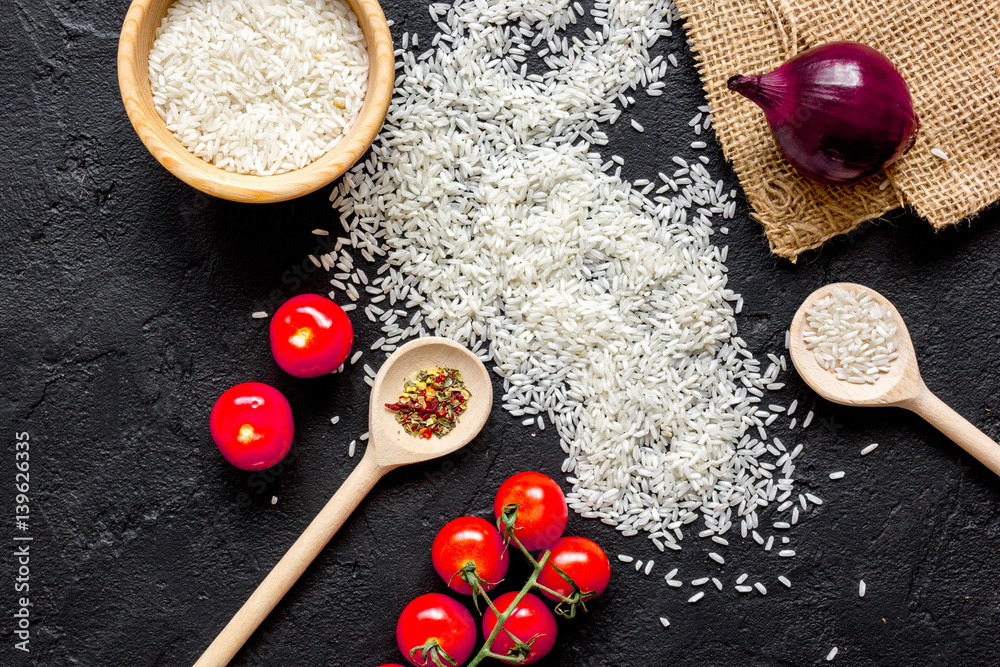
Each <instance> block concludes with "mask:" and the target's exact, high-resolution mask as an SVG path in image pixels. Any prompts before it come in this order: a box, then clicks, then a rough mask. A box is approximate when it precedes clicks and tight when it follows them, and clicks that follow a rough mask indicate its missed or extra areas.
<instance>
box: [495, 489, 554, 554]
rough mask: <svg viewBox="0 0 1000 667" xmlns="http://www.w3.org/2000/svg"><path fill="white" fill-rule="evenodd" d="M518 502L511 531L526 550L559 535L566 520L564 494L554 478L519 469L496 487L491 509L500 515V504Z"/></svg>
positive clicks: (550, 541) (551, 541)
mask: <svg viewBox="0 0 1000 667" xmlns="http://www.w3.org/2000/svg"><path fill="white" fill-rule="evenodd" d="M511 504H517V505H520V508H518V510H517V521H516V522H515V523H514V535H515V536H516V537H517V539H518V540H519V541H520V542H521V544H522V545H524V548H525V549H527V550H528V551H537V550H539V549H545V548H548V547H549V546H550V545H551V544H552V543H553V542H555V541H556V540H558V539H559V538H560V536H562V534H563V531H564V530H566V522H567V521H568V520H569V510H568V508H567V507H566V497H565V496H564V495H563V492H562V489H560V488H559V485H558V484H556V482H555V480H553V479H552V478H551V477H547V476H546V475H543V474H542V473H540V472H519V473H517V474H516V475H514V476H513V477H510V478H508V479H507V481H506V482H504V483H503V484H502V485H501V486H500V490H499V491H497V497H496V499H495V500H494V501H493V512H494V514H496V517H497V518H498V519H499V518H500V516H501V515H502V514H503V508H504V507H505V506H507V505H511Z"/></svg>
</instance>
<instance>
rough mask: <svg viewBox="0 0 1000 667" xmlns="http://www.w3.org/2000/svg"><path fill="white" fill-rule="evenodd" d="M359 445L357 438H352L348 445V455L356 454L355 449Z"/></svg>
mask: <svg viewBox="0 0 1000 667" xmlns="http://www.w3.org/2000/svg"><path fill="white" fill-rule="evenodd" d="M357 445H358V443H357V441H356V440H351V444H350V445H348V446H347V455H348V456H354V450H355V448H356V447H357Z"/></svg>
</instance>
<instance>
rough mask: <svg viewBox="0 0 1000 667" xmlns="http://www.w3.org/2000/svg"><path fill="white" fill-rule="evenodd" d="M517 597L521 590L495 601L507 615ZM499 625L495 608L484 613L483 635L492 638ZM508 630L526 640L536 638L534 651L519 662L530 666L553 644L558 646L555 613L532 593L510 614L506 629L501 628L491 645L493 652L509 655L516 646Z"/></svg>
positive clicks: (504, 626) (550, 648)
mask: <svg viewBox="0 0 1000 667" xmlns="http://www.w3.org/2000/svg"><path fill="white" fill-rule="evenodd" d="M516 596H517V591H511V592H509V593H504V594H503V595H501V596H500V597H498V598H497V599H496V600H495V601H494V602H493V604H495V605H496V608H497V609H499V610H500V613H501V614H503V613H504V612H506V611H507V608H508V607H510V604H511V602H513V601H514V598H515V597H516ZM496 624H497V615H496V614H494V613H493V610H492V609H487V610H486V613H485V614H483V635H484V636H486V637H487V638H489V636H490V633H491V632H493V628H494V627H495V626H496ZM508 630H509V631H510V633H511V634H512V635H514V636H515V637H517V638H518V639H519V640H521V641H522V642H525V643H527V642H528V641H530V640H531V638H532V637H534V638H535V640H534V641H533V642H531V652H529V653H528V655H527V656H526V657H525V659H524V662H520V663H518V664H519V665H530V664H531V663H533V662H538V661H539V660H541V659H542V658H544V657H545V656H546V655H548V654H549V651H551V650H552V647H553V646H555V645H556V617H555V616H553V615H552V612H551V611H549V608H548V607H546V606H545V603H544V602H542V599H541V598H540V597H538V596H537V595H532V594H531V593H528V594H527V595H525V596H524V597H523V598H521V601H520V602H518V603H517V609H515V610H514V613H512V614H511V615H510V616H509V617H507V622H506V623H504V625H503V629H502V630H500V632H499V633H498V634H497V636H496V639H494V640H493V644H492V646H490V650H491V651H493V652H494V653H498V654H500V655H507V653H508V651H510V650H511V649H512V648H514V640H513V639H511V638H510V635H508V634H507V632H506V631H508Z"/></svg>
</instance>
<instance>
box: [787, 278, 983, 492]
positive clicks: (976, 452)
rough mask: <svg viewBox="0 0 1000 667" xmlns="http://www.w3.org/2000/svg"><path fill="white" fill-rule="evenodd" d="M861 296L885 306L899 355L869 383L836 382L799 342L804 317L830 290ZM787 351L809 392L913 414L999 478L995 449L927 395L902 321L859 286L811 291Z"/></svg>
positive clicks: (840, 285) (885, 301)
mask: <svg viewBox="0 0 1000 667" xmlns="http://www.w3.org/2000/svg"><path fill="white" fill-rule="evenodd" d="M835 289H843V290H847V291H851V292H861V291H864V292H867V293H868V294H870V295H871V296H872V298H873V299H875V301H876V302H877V303H879V304H881V305H883V306H887V307H888V309H889V312H890V313H892V317H893V321H894V324H895V325H896V347H897V351H898V352H899V356H898V357H897V358H896V359H895V360H893V361H892V362H891V363H890V367H889V372H888V373H885V374H883V375H881V376H880V377H879V379H878V380H877V381H876V382H875V383H873V384H853V383H850V382H846V381H844V380H840V379H838V378H837V376H836V375H834V374H833V373H831V372H830V371H828V370H826V369H825V368H823V367H822V366H820V365H819V362H817V361H816V358H815V357H814V356H813V352H812V350H810V349H809V348H808V346H807V345H806V341H805V330H806V314H807V311H809V310H811V309H812V308H814V307H815V306H816V304H817V303H819V302H820V301H822V300H823V299H824V298H825V297H827V296H828V295H829V294H830V293H831V292H832V291H833V290H835ZM788 351H789V353H790V354H791V357H792V363H793V364H795V370H797V371H798V372H799V375H800V376H801V377H802V379H803V380H805V381H806V384H808V385H809V386H810V387H812V389H813V391H815V392H816V393H817V394H819V395H820V396H822V397H823V398H825V399H826V400H828V401H833V402H834V403H840V404H841V405H857V406H867V407H882V406H895V407H899V408H905V409H907V410H910V411H911V412H915V413H917V414H918V415H920V416H921V417H923V418H924V419H926V420H927V421H928V422H930V424H931V425H932V426H934V427H935V428H937V429H938V430H939V431H941V432H942V433H944V434H945V435H946V436H948V437H949V438H951V439H952V440H953V441H954V442H955V444H957V445H958V446H959V447H961V448H962V449H964V450H965V451H967V452H968V453H969V454H972V455H973V456H974V457H976V458H977V459H979V461H980V462H982V464H983V465H985V466H986V467H987V468H989V469H990V470H992V471H993V472H995V473H996V474H997V475H1000V445H998V444H997V443H996V442H994V441H993V440H992V439H990V437H989V436H988V435H986V434H985V433H983V432H982V431H980V430H979V429H978V428H976V427H975V426H973V425H972V424H971V423H969V421H968V420H967V419H965V418H964V417H962V415H960V414H958V413H957V412H955V411H954V410H953V409H951V408H950V407H949V406H948V405H947V404H945V402H944V401H942V400H941V399H940V398H938V397H937V396H935V395H934V394H933V393H931V390H930V389H928V388H927V385H926V384H924V380H923V378H922V377H920V368H919V367H918V366H917V353H916V351H915V350H914V349H913V341H911V340H910V333H909V331H907V330H906V323H905V322H903V318H902V317H900V315H899V311H898V310H897V309H896V307H895V306H893V305H892V303H891V302H890V301H889V300H888V299H887V298H885V297H884V296H882V295H881V294H879V293H878V292H876V291H875V290H873V289H871V288H870V287H865V286H864V285H858V284H855V283H834V284H832V285H826V286H824V287H821V288H820V289H818V290H816V291H815V292H813V293H812V294H810V295H809V296H808V297H806V300H805V301H804V302H803V303H802V305H801V306H799V309H798V311H797V312H796V313H795V318H794V319H793V320H792V326H791V329H790V332H789V343H788Z"/></svg>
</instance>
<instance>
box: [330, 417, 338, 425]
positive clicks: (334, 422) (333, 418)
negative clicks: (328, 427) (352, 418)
mask: <svg viewBox="0 0 1000 667" xmlns="http://www.w3.org/2000/svg"><path fill="white" fill-rule="evenodd" d="M339 421H340V415H334V416H333V417H330V423H331V424H336V423H337V422H339Z"/></svg>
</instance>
